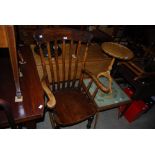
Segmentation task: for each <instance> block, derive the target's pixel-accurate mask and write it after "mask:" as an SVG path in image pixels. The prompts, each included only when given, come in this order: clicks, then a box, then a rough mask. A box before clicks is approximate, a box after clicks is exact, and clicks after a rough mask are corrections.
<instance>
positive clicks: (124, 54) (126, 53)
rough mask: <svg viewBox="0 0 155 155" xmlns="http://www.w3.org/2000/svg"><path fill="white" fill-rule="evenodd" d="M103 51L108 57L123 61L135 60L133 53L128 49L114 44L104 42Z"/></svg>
mask: <svg viewBox="0 0 155 155" xmlns="http://www.w3.org/2000/svg"><path fill="white" fill-rule="evenodd" d="M101 47H102V50H103V51H104V52H105V53H107V54H108V55H110V56H112V57H114V58H118V59H122V60H130V59H132V58H133V56H134V54H133V52H132V51H131V50H130V49H128V48H127V47H125V46H123V45H121V44H118V43H113V42H104V43H102V45H101Z"/></svg>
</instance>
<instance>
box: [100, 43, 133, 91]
mask: <svg viewBox="0 0 155 155" xmlns="http://www.w3.org/2000/svg"><path fill="white" fill-rule="evenodd" d="M101 48H102V50H103V51H104V52H105V53H106V54H108V55H109V56H111V57H112V60H111V62H110V65H109V66H108V69H107V71H105V72H101V73H99V74H98V75H97V78H98V79H99V78H100V77H101V76H104V77H106V78H107V79H108V80H109V86H108V88H109V90H110V92H111V93H112V88H111V83H112V78H111V73H110V72H111V70H112V67H113V64H114V62H115V59H120V60H130V59H132V58H133V56H134V54H133V52H132V51H131V50H130V49H129V48H127V47H125V46H123V45H121V44H118V43H114V42H104V43H102V45H101Z"/></svg>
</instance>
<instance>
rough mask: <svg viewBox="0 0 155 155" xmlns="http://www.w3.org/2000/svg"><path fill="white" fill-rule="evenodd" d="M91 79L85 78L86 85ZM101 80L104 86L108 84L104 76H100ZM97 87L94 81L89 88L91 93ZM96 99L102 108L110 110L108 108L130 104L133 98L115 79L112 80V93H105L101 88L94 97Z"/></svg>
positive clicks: (98, 105)
mask: <svg viewBox="0 0 155 155" xmlns="http://www.w3.org/2000/svg"><path fill="white" fill-rule="evenodd" d="M89 81H90V79H84V80H83V83H84V85H85V86H87V85H88V83H89ZM99 81H100V82H101V83H103V84H104V86H107V85H108V80H107V79H106V78H104V77H100V78H99ZM95 89H96V84H95V83H92V85H91V87H90V89H89V93H90V95H92V94H93V92H94V91H95ZM94 101H95V103H96V105H97V107H98V108H99V109H100V110H108V109H111V108H115V107H118V106H120V105H123V104H128V103H130V101H131V99H130V98H129V97H128V95H127V94H126V93H125V92H124V91H123V90H122V88H121V87H120V86H119V85H118V84H117V83H116V81H115V80H114V79H113V80H112V93H104V92H102V91H101V90H100V89H99V90H98V92H97V94H96V96H95V98H94Z"/></svg>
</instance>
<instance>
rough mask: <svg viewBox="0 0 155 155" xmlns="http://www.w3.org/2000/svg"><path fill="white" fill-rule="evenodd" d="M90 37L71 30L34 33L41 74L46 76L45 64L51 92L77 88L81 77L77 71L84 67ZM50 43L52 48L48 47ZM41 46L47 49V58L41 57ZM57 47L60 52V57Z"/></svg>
mask: <svg viewBox="0 0 155 155" xmlns="http://www.w3.org/2000/svg"><path fill="white" fill-rule="evenodd" d="M92 37H93V36H92V34H90V33H89V32H85V31H78V30H73V29H59V28H48V29H43V30H38V31H36V33H35V34H34V39H35V40H36V42H37V44H38V45H39V48H40V58H41V63H42V68H43V73H44V76H47V75H48V71H47V67H46V64H49V67H50V77H51V80H49V81H50V82H51V84H52V90H53V91H55V90H60V89H64V88H70V87H71V88H74V87H77V84H76V82H77V80H78V79H80V81H82V79H83V76H82V74H80V73H79V71H81V69H82V68H84V67H85V62H86V58H87V52H88V45H89V43H90V41H91V39H92ZM51 42H52V43H53V45H54V48H52V47H51V46H50V45H51ZM84 43H85V44H84ZM42 45H45V47H47V53H48V58H45V57H44V55H43V49H42ZM59 47H60V48H61V51H62V54H61V55H60V56H59V53H58V50H59ZM51 48H52V49H54V56H53V55H52V54H51V51H52V49H51ZM52 56H53V57H52ZM47 61H48V62H47ZM47 77H48V76H47ZM79 83H80V82H79Z"/></svg>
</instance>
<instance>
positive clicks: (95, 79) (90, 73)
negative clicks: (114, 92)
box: [82, 69, 110, 93]
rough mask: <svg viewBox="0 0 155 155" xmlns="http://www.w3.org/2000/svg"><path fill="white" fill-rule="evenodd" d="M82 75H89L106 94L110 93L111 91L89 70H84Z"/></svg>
mask: <svg viewBox="0 0 155 155" xmlns="http://www.w3.org/2000/svg"><path fill="white" fill-rule="evenodd" d="M82 73H85V74H87V75H88V76H89V77H91V78H92V79H93V81H94V83H95V84H96V85H97V86H98V87H99V88H100V89H101V90H102V91H103V92H105V93H108V92H109V91H110V89H109V88H106V87H105V86H104V85H103V84H102V83H101V82H100V81H99V80H98V78H97V77H96V76H95V75H94V74H93V73H92V72H90V71H88V70H87V69H82Z"/></svg>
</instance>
